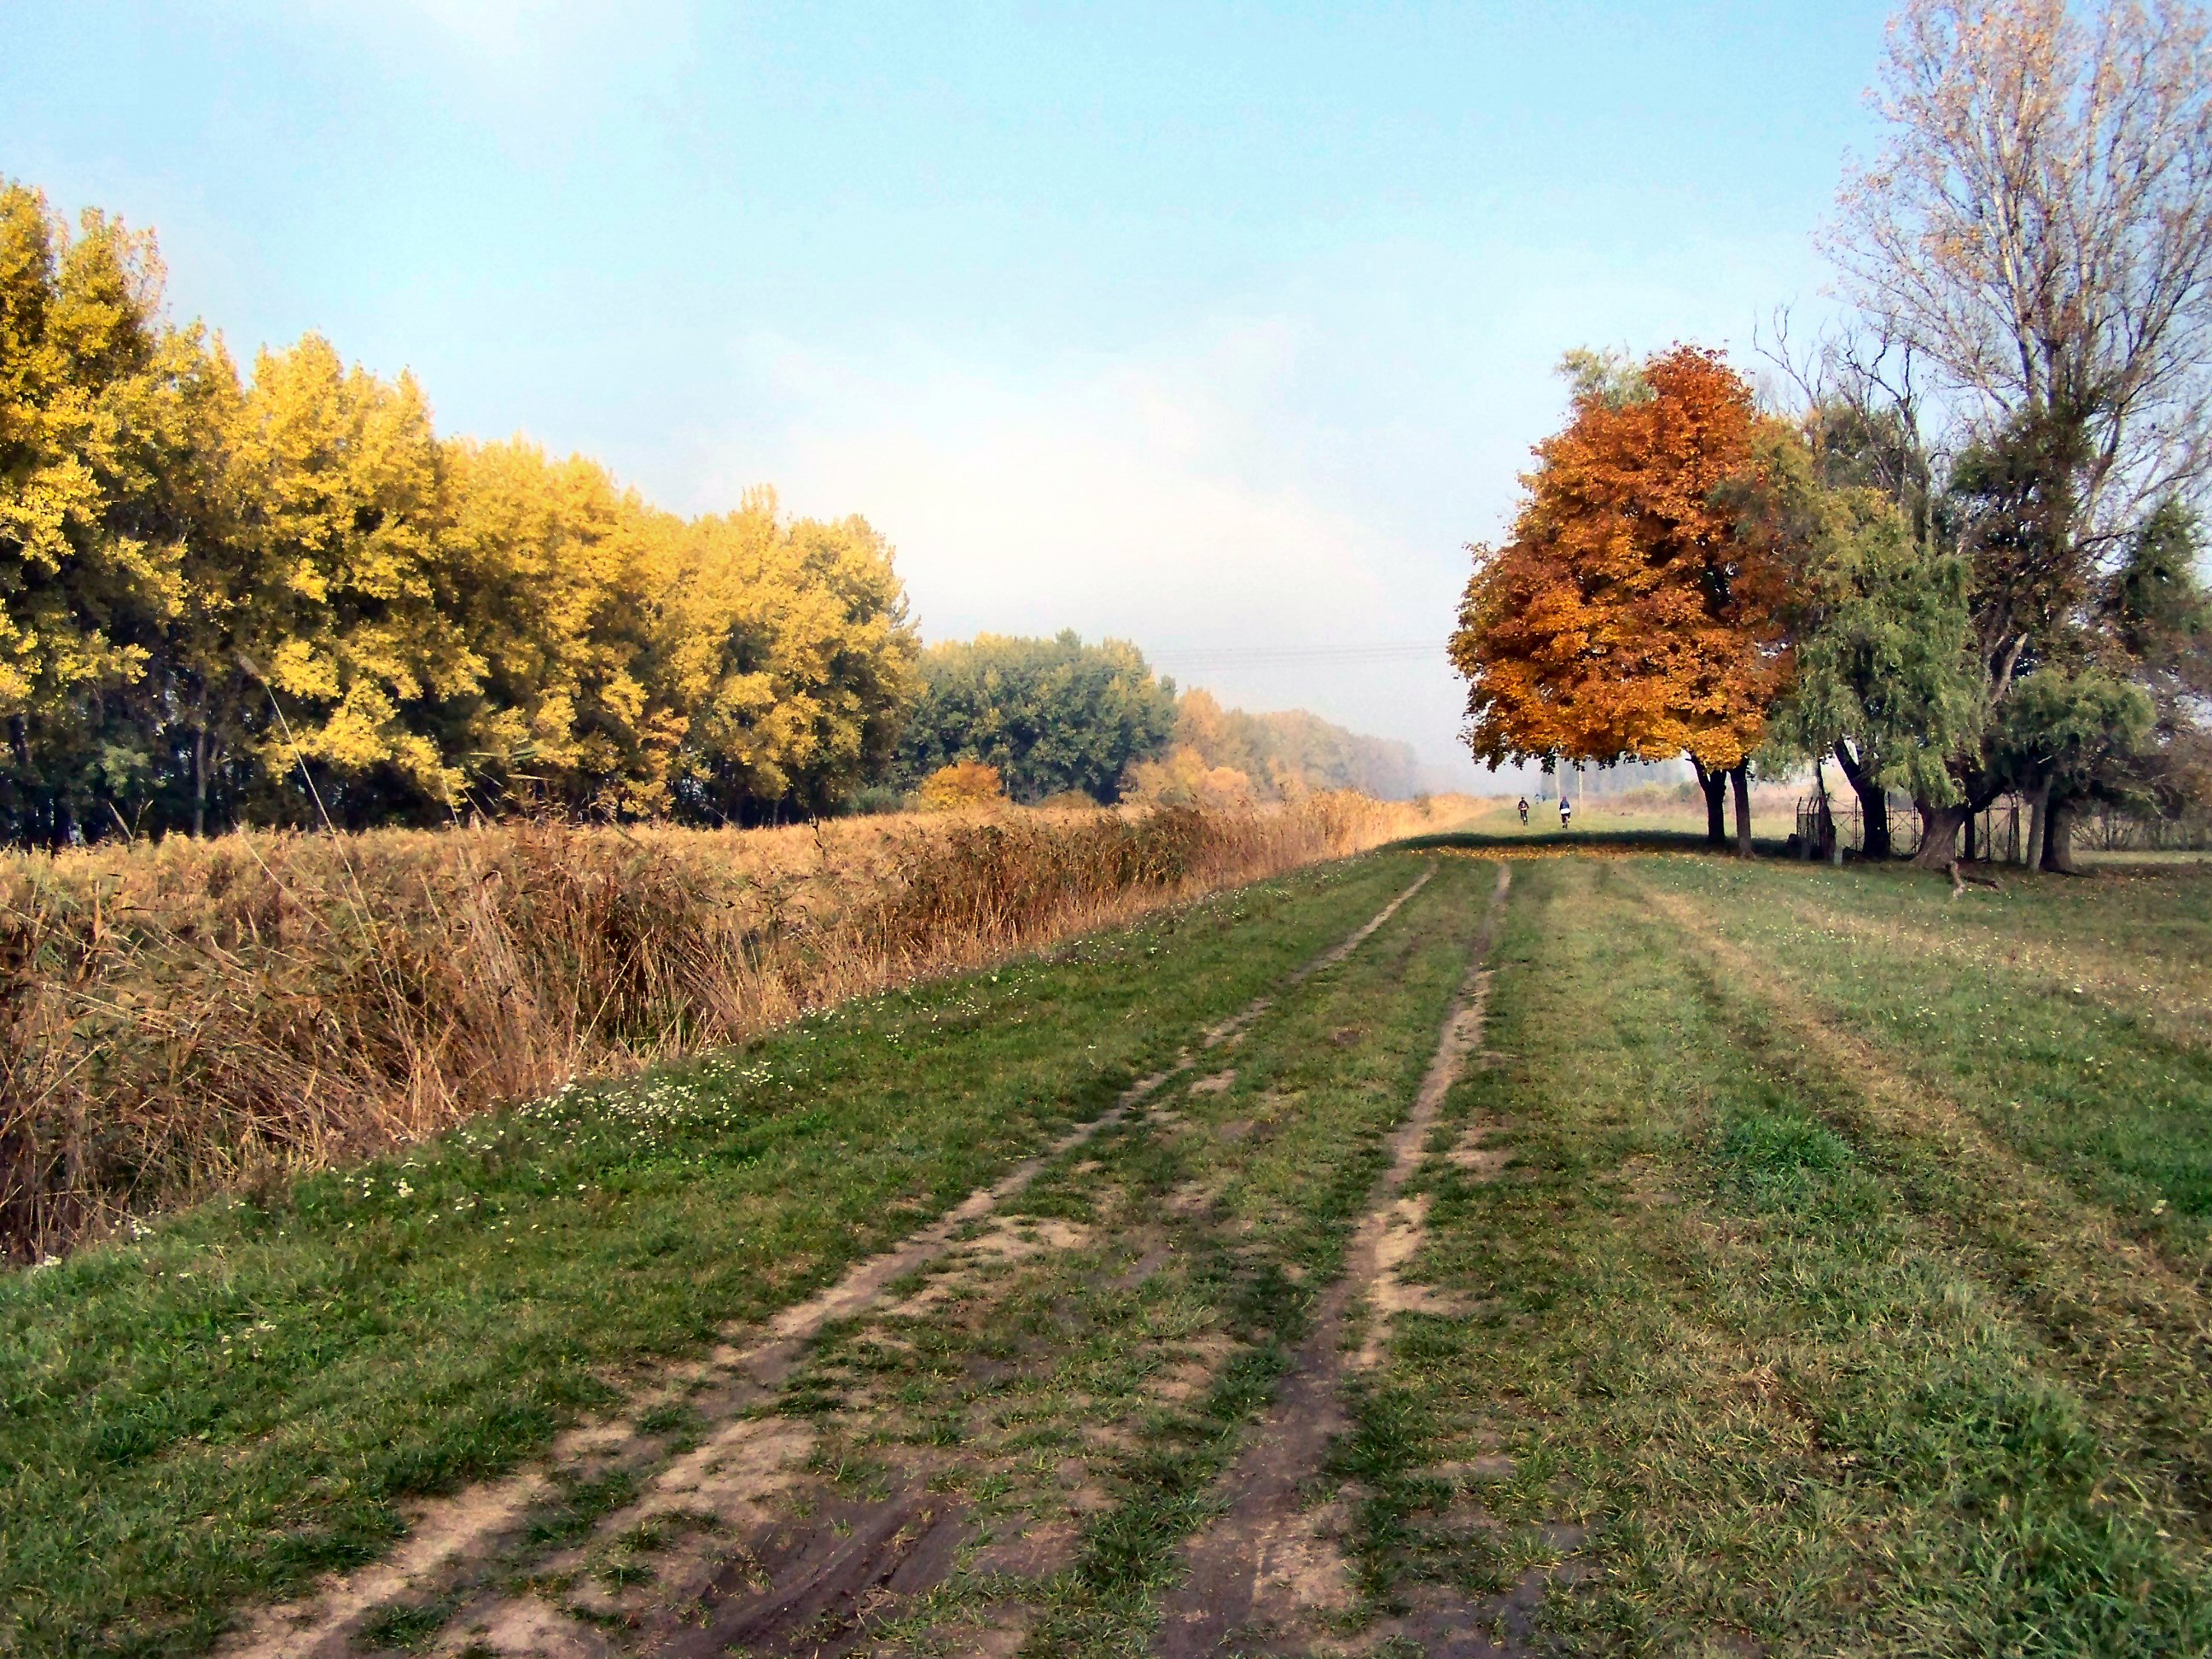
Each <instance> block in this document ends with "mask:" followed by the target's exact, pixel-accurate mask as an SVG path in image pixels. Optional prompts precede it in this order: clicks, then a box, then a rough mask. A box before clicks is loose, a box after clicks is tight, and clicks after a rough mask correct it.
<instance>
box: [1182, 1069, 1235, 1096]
mask: <svg viewBox="0 0 2212 1659" xmlns="http://www.w3.org/2000/svg"><path fill="white" fill-rule="evenodd" d="M1236 1081H1237V1068H1236V1067H1235V1066H1231V1067H1230V1068H1229V1069H1228V1070H1227V1071H1225V1072H1216V1073H1214V1074H1213V1075H1212V1077H1202V1078H1200V1079H1199V1080H1198V1081H1197V1082H1195V1083H1194V1084H1192V1085H1190V1092H1191V1093H1192V1094H1194V1095H1218V1094H1225V1093H1226V1092H1228V1089H1229V1085H1231V1084H1232V1083H1234V1082H1236Z"/></svg>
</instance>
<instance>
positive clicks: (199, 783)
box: [192, 698, 208, 841]
mask: <svg viewBox="0 0 2212 1659" xmlns="http://www.w3.org/2000/svg"><path fill="white" fill-rule="evenodd" d="M207 775H208V734H207V701H206V699H205V698H202V699H201V702H200V729H199V730H198V731H197V732H193V733H192V839H193V840H194V841H197V840H199V839H200V838H201V837H202V836H204V835H206V834H207Z"/></svg>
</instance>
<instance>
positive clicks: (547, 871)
mask: <svg viewBox="0 0 2212 1659" xmlns="http://www.w3.org/2000/svg"><path fill="white" fill-rule="evenodd" d="M1437 810H1438V809H1437V808H1435V807H1427V808H1416V807H1413V806H1406V805H1389V804H1385V803H1381V802H1376V801H1372V800H1369V799H1364V798H1363V797H1358V796H1350V795H1329V796H1322V797H1316V798H1315V799H1311V800H1310V801H1307V802H1305V803H1304V804H1302V805H1297V806H1295V807H1291V808H1286V809H1282V810H1279V811H1247V812H1234V813H1215V812H1196V811H1172V810H1164V811H1152V812H1146V813H1135V814H1121V813H1114V812H1104V811H1100V812H1072V813H1047V812H1009V813H1004V814H1000V815H998V816H994V817H988V818H982V819H953V820H948V819H943V818H935V819H931V818H915V817H904V818H899V817H890V818H867V819H854V820H845V821H842V822H838V823H830V824H825V825H822V826H819V827H817V828H793V829H769V830H748V831H737V830H728V831H714V830H685V829H639V830H627V829H596V828H576V827H569V826H549V825H536V824H519V825H501V826H496V827H492V828H487V829H453V830H444V831H428V832H425V831H405V830H388V831H379V832H376V833H373V834H369V835H366V836H353V837H341V836H296V835H289V834H269V833H259V832H242V833H239V834H234V835H231V836H224V837H222V838H220V839H217V840H214V841H209V842H190V841H185V840H183V839H181V838H173V839H170V840H167V841H164V842H160V843H158V844H144V843H141V844H138V845H136V846H127V847H113V848H97V849H93V850H89V851H85V852H80V853H71V854H64V855H61V856H59V857H52V858H49V857H46V856H44V855H16V856H13V857H11V858H9V859H8V860H6V861H5V862H4V863H0V907H4V908H0V1251H4V1253H5V1255H7V1256H9V1257H12V1258H14V1259H17V1260H21V1259H25V1258H35V1257H37V1256H40V1255H45V1254H47V1253H51V1252H53V1251H55V1250H58V1249H62V1248H64V1247H66V1246H67V1245H69V1244H70V1243H74V1242H76V1241H77V1240H80V1239H82V1238H83V1237H87V1236H88V1235H91V1234H94V1233H97V1232H100V1231H104V1230H107V1229H111V1228H113V1227H115V1226H117V1225H128V1224H129V1222H130V1220H131V1218H133V1217H135V1216H137V1215H140V1214H143V1213H145V1212H149V1211H151V1210H154V1209H156V1208H160V1207H162V1206H168V1205H173V1204H175V1203H178V1202H180V1201H185V1200H191V1199H192V1198H195V1197H197V1196H200V1195H203V1194H206V1193H209V1192H211V1191H214V1190H217V1189H220V1188H223V1187H226V1186H230V1185H234V1184H236V1183H238V1182H241V1181H249V1180H252V1179H256V1178H259V1177H261V1176H264V1175H266V1174H268V1173H270V1172H283V1171H286V1170H298V1169H303V1168H309V1167H313V1166H315V1165H318V1164H325V1163H327V1162H330V1161H331V1160H333V1159H336V1158H342V1157H345V1156H348V1155H350V1154H354V1153H357V1152H365V1151H368V1150H370V1149H372V1148H374V1147H378V1146H388V1145H391V1144H392V1143H394V1142H398V1141H402V1140H405V1139H410V1138H413V1137H416V1136H420V1135H422V1134H426V1133H431V1132H433V1131H435V1130H437V1129H439V1128H441V1127H445V1126H446V1125H447V1124H450V1123H452V1122H453V1121H455V1120H457V1119H459V1118H460V1117H463V1116H465V1115H468V1114H470V1113H472V1112H477V1111H482V1110H483V1109H487V1108H489V1107H491V1106H494V1105H496V1104H498V1103H501V1102H502V1101H508V1100H514V1099H519V1098H526V1097H532V1096H536V1095H538V1094H542V1093H544V1092H545V1091H548V1090H550V1089H551V1088H553V1087H556V1086H557V1085H559V1084H561V1083H562V1082H564V1081H566V1080H567V1079H570V1078H572V1077H575V1076H578V1075H580V1074H587V1073H599V1072H609V1071H618V1070H621V1069H623V1068H626V1067H629V1066H635V1065H638V1064H641V1063H642V1062H645V1061H647V1060H654V1059H659V1058H662V1057H665V1056H668V1055H672V1054H678V1053H681V1052H684V1051H685V1050H688V1049H692V1048H700V1047H703V1046H712V1045H715V1044H720V1043H727V1042H734V1041H739V1040H742V1039H744V1037H746V1036H750V1035H752V1034H754V1033H756V1032H758V1031H760V1030H763V1029H765V1028H767V1027H769V1026H771V1025H774V1024H777V1023H779V1022H781V1021H783V1020H787V1019H788V1018H792V1017H793V1016H794V1015H796V1014H798V1013H799V1012H803V1011H805V1010H806V1009H808V1008H811V1007H817V1006H823V1005H825V1004H828V1003H831V1002H835V1001H837V1000H841V999H842V998H845V997H848V996H850V995H853V994H856V993H860V992H865V991H868V990H872V989H875V988H878V987H882V986H884V985H886V984H890V983H895V982H897V981H902V980H906V979H910V978H913V977H915V976H918V975H927V974H931V973H936V972H941V971H945V970H948V969H957V968H960V967H963V966H969V965H973V964H975V963H981V962H985V961H988V960H991V959H993V958H994V957H999V956H1001V955H1003V954H1005V953H1006V952H1008V951H1014V950H1017V949H1020V948H1023V947H1025V946H1031V945H1038V944H1042V943H1045V942H1048V941H1050V940H1052V939H1057V938H1060V937H1063V936H1065V935H1066V934H1068V933H1073V932H1076V931H1079V930H1080V929H1083V928H1085V927H1093V926H1097V925H1098V924H1100V923H1103V922H1106V921H1113V920H1115V919H1117V918H1120V917H1124V916H1127V915H1134V914H1137V913H1139V912H1141V911H1143V910H1145V909H1147V908H1153V907H1155V906H1157V905H1159V904H1162V903H1165V902H1173V901H1175V900H1176V899H1179V898H1182V897H1185V896H1193V895H1195V894H1197V893H1200V892H1203V891H1206V890H1212V889H1214V888H1218V887H1221V886H1224V885H1228V884H1234V883H1237V882H1242V881H1249V880H1254V879H1257V878H1263V877H1266V876H1268V875H1272V874H1276V873H1279V872H1283V871H1285V870H1289V869H1291V868H1295V867H1297V866H1300V865H1304V864H1310V863H1312V862H1315V861H1316V860H1322V859H1327V858H1332V857H1337V856H1341V855H1343V854H1348V853H1352V852H1356V851H1359V850H1361V849H1363V848H1367V847H1371V846H1374V845H1376V844H1378V843H1379V842H1383V841H1385V840H1388V839H1389V838H1391V837H1392V836H1397V835H1401V834H1405V833H1407V832H1409V831H1412V830H1416V829H1423V828H1428V827H1433V825H1434V821H1435V817H1436V814H1437Z"/></svg>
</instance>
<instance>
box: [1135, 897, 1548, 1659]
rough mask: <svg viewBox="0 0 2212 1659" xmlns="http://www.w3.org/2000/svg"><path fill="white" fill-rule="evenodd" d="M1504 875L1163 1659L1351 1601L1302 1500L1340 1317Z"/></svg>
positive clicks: (1469, 986) (1460, 1043) (1331, 1550)
mask: <svg viewBox="0 0 2212 1659" xmlns="http://www.w3.org/2000/svg"><path fill="white" fill-rule="evenodd" d="M1511 882H1512V875H1511V872H1510V868H1509V867H1508V866H1504V865H1503V864H1501V865H1500V866H1498V880H1497V884H1496V885H1495V886H1493V887H1492V890H1491V894H1490V903H1489V908H1488V909H1487V911H1486V914H1485V915H1484V917H1483V921H1482V926H1481V928H1480V931H1479V932H1478V933H1477V934H1476V936H1475V942H1474V949H1473V951H1472V952H1471V953H1470V960H1469V962H1468V973H1467V977H1466V979H1465V980H1464V981H1462V985H1461V987H1460V991H1459V994H1458V996H1457V997H1456V998H1455V1000H1454V1002H1453V1005H1452V1007H1451V1010H1450V1012H1449V1013H1448V1014H1446V1015H1445V1017H1444V1024H1443V1031H1442V1033H1441V1034H1440V1035H1439V1036H1438V1038H1437V1048H1436V1053H1435V1054H1434V1056H1433V1057H1432V1058H1431V1060H1430V1061H1429V1066H1428V1070H1427V1072H1426V1073H1425V1075H1424V1076H1423V1077H1422V1079H1421V1085H1420V1088H1419V1092H1418V1093H1417V1094H1416V1095H1415V1097H1414V1099H1413V1109H1412V1110H1411V1111H1409V1112H1408V1113H1407V1115H1406V1117H1405V1120H1404V1121H1402V1122H1401V1123H1400V1125H1399V1126H1398V1127H1397V1128H1396V1129H1395V1130H1394V1131H1392V1133H1391V1134H1390V1137H1389V1140H1388V1141H1387V1142H1386V1143H1385V1144H1386V1146H1387V1148H1388V1150H1389V1166H1388V1167H1387V1168H1386V1169H1385V1170H1384V1171H1383V1175H1382V1176H1381V1177H1380V1178H1379V1179H1378V1180H1377V1181H1376V1185H1375V1188H1374V1190H1373V1191H1372V1192H1371V1193H1370V1195H1369V1200H1368V1206H1367V1209H1366V1212H1365V1213H1364V1215H1363V1216H1362V1218H1361V1219H1360V1222H1359V1225H1358V1228H1357V1230H1356V1231H1354V1233H1353V1235H1352V1244H1351V1248H1350V1249H1349V1251H1348V1252H1347V1255H1346V1266H1345V1271H1344V1273H1343V1274H1342V1275H1341V1276H1340V1278H1339V1279H1337V1280H1336V1281H1335V1282H1334V1284H1332V1285H1330V1286H1329V1287H1328V1290H1327V1291H1324V1292H1323V1293H1322V1297H1321V1303H1320V1306H1319V1307H1318V1309H1317V1310H1316V1314H1315V1318H1314V1322H1313V1328H1312V1331H1311V1332H1310V1334H1309V1335H1308V1336H1307V1338H1306V1340H1305V1341H1304V1343H1303V1344H1301V1345H1300V1346H1299V1348H1298V1351H1297V1354H1296V1355H1295V1356H1294V1358H1293V1359H1292V1362H1291V1372H1290V1375H1289V1376H1287V1377H1286V1378H1285V1380H1284V1383H1283V1385H1282V1388H1281V1390H1280V1392H1279V1394H1278V1395H1277V1396H1276V1400H1275V1403H1274V1406H1273V1409H1272V1410H1271V1411H1270V1412H1269V1413H1268V1415H1267V1421H1266V1422H1265V1423H1264V1424H1263V1425H1262V1426H1261V1429H1260V1431H1258V1432H1257V1433H1256V1434H1255V1436H1254V1437H1253V1438H1252V1440H1251V1442H1250V1443H1249V1444H1248V1445H1247V1446H1246V1448H1245V1449H1244V1451H1243V1455H1241V1456H1240V1457H1239V1458H1238V1459H1237V1462H1236V1464H1235V1465H1234V1466H1233V1468H1231V1472H1230V1474H1229V1475H1228V1476H1227V1478H1226V1480H1225V1491H1226V1492H1227V1493H1228V1494H1229V1507H1228V1509H1227V1510H1226V1511H1225V1512H1224V1513H1223V1514H1222V1516H1220V1517H1219V1518H1218V1520H1216V1521H1215V1522H1214V1523H1213V1524H1212V1526H1211V1527H1210V1528H1207V1529H1206V1531H1205V1532H1203V1533H1200V1534H1199V1535H1198V1536H1197V1537H1196V1538H1194V1539H1193V1540H1192V1541H1190V1543H1189V1544H1188V1546H1187V1547H1186V1548H1185V1552H1184V1559H1185V1560H1186V1562H1187V1563H1188V1573H1187V1574H1186V1576H1185V1577H1184V1579H1183V1582H1182V1584H1181V1585H1180V1586H1178V1587H1177V1589H1176V1591H1175V1593H1174V1594H1173V1595H1171V1596H1170V1597H1169V1598H1168V1601H1167V1605H1166V1608H1165V1610H1164V1617H1163V1619H1162V1621H1161V1627H1160V1636H1159V1640H1158V1652H1159V1653H1160V1654H1161V1655H1162V1656H1163V1659H1206V1656H1211V1655H1213V1654H1217V1653H1220V1652H1223V1651H1234V1652H1238V1653H1247V1652H1264V1651H1267V1650H1269V1648H1270V1645H1271V1644H1279V1643H1281V1642H1283V1641H1285V1640H1291V1641H1297V1640H1298V1638H1300V1637H1301V1636H1305V1637H1315V1636H1320V1635H1322V1633H1323V1627H1324V1626H1325V1621H1326V1620H1327V1618H1328V1615H1329V1614H1331V1613H1338V1612H1340V1611H1342V1610H1344V1609H1346V1608H1347V1607H1349V1606H1350V1605H1351V1602H1352V1588H1351V1582H1350V1578H1351V1576H1350V1572H1349V1571H1348V1568H1347V1566H1346V1561H1345V1558H1344V1555H1343V1553H1342V1551H1341V1550H1340V1547H1338V1545H1337V1542H1336V1541H1335V1538H1334V1536H1333V1535H1332V1534H1333V1533H1334V1531H1335V1530H1336V1529H1337V1528H1339V1527H1340V1525H1341V1517H1340V1515H1339V1513H1338V1512H1337V1510H1336V1506H1335V1505H1334V1504H1332V1505H1329V1506H1327V1507H1324V1508H1322V1509H1320V1510H1310V1509H1308V1508H1307V1507H1305V1503H1304V1500H1305V1498H1306V1496H1307V1492H1308V1488H1310V1486H1311V1485H1312V1484H1313V1482H1314V1481H1315V1480H1316V1478H1317V1477H1318V1476H1319V1475H1320V1474H1321V1472H1322V1463H1323V1462H1324V1460H1325V1459H1326V1457H1327V1456H1328V1449H1329V1447H1330V1444H1331V1443H1332V1442H1333V1441H1334V1439H1335V1438H1336V1437H1338V1436H1339V1435H1340V1434H1341V1433H1342V1432H1343V1431H1344V1429H1345V1428H1346V1418H1345V1415H1344V1412H1343V1408H1342V1407H1341V1406H1340V1403H1339V1401H1338V1389H1339V1386H1340V1383H1342V1381H1343V1378H1344V1375H1345V1372H1346V1361H1345V1355H1344V1352H1343V1348H1344V1325H1345V1316H1346V1311H1347V1310H1348V1309H1349V1308H1350V1306H1351V1304H1352V1299H1353V1297H1355V1296H1360V1297H1371V1295H1372V1294H1373V1292H1374V1291H1375V1290H1376V1288H1377V1286H1378V1285H1380V1284H1381V1283H1382V1282H1383V1279H1384V1276H1385V1274H1386V1273H1387V1272H1388V1271H1389V1263H1388V1261H1386V1254H1387V1251H1388V1249H1389V1239H1390V1233H1391V1222H1392V1218H1393V1217H1394V1216H1395V1214H1396V1213H1397V1212H1398V1200H1399V1194H1400V1193H1401V1191H1402V1189H1403V1188H1404V1187H1405V1184H1406V1182H1407V1180H1408V1179H1409V1178H1410V1177H1411V1176H1413V1171H1414V1170H1415V1169H1416V1168H1417V1167H1418V1166H1419V1163H1420V1160H1421V1150H1422V1146H1423V1144H1424V1143H1425V1141H1426V1139H1427V1138H1428V1134H1429V1131H1430V1129H1431V1127H1433V1126H1434V1124H1435V1122H1436V1119H1437V1111H1438V1109H1439V1108H1440V1107H1441V1106H1442V1105H1443V1099H1444V1096H1445V1095H1446V1094H1447V1093H1449V1091H1450V1090H1451V1087H1452V1085H1453V1084H1455V1083H1456V1082H1457V1081H1458V1080H1459V1077H1460V1073H1461V1072H1462V1068H1463V1067H1464V1066H1465V1065H1466V1063H1467V1060H1468V1056H1469V1055H1470V1054H1474V1053H1475V1052H1476V1051H1478V1050H1479V1049H1480V1047H1481V1043H1482V1024H1483V1012H1484V1007H1485V1005H1486V1000H1487V994H1488V987H1489V981H1490V969H1489V968H1488V966H1487V965H1486V964H1487V963H1488V961H1489V957H1490V952H1491V948H1492V945H1493V943H1494V942H1495V940H1496V937H1497V931H1498V921H1499V918H1500V916H1501V915H1502V914H1503V912H1504V904H1505V895H1506V891H1507V889H1508V888H1509V887H1510V885H1511ZM1232 1640H1233V1643H1234V1645H1233V1646H1232V1645H1231V1643H1232Z"/></svg>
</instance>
